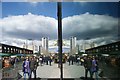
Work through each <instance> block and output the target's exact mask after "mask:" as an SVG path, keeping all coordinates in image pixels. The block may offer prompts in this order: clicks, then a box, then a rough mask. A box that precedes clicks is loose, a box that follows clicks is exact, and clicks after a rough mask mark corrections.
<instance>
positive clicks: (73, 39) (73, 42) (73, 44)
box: [70, 37, 76, 54]
mask: <svg viewBox="0 0 120 80" xmlns="http://www.w3.org/2000/svg"><path fill="white" fill-rule="evenodd" d="M75 49H76V37H71V38H70V53H71V54H75Z"/></svg>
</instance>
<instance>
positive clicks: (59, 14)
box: [57, 2, 63, 80]
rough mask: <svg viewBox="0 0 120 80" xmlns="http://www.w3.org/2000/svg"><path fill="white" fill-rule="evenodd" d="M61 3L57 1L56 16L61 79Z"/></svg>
mask: <svg viewBox="0 0 120 80" xmlns="http://www.w3.org/2000/svg"><path fill="white" fill-rule="evenodd" d="M61 7H62V5H61V2H58V3H57V10H58V12H57V16H58V54H59V65H60V73H61V75H60V80H63V64H62V8H61Z"/></svg>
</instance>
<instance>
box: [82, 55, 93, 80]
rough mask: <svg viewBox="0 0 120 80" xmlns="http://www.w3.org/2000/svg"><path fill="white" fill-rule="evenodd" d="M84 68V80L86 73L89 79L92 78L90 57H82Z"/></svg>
mask: <svg viewBox="0 0 120 80" xmlns="http://www.w3.org/2000/svg"><path fill="white" fill-rule="evenodd" d="M84 67H85V79H87V78H88V77H87V75H88V72H89V73H90V78H92V73H91V67H92V60H91V58H90V57H88V56H87V57H84Z"/></svg>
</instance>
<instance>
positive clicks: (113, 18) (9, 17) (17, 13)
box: [0, 2, 118, 45]
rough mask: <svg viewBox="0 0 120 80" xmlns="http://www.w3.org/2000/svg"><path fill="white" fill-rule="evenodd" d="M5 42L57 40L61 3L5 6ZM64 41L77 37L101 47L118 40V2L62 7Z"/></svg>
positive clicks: (1, 23) (1, 26)
mask: <svg viewBox="0 0 120 80" xmlns="http://www.w3.org/2000/svg"><path fill="white" fill-rule="evenodd" d="M1 12H2V18H1V19H0V29H1V30H2V33H1V34H0V36H1V37H2V39H1V42H3V43H7V44H14V45H15V43H16V44H23V42H24V41H25V40H26V39H33V40H41V38H42V37H49V39H50V40H53V39H57V3H55V2H40V3H31V2H3V3H2V10H1ZM62 23H63V24H62V25H63V39H69V38H70V37H71V36H76V37H77V40H78V43H79V41H80V40H88V39H89V40H93V41H95V42H96V43H97V44H100V43H103V42H104V43H110V42H112V41H116V40H117V38H118V3H117V2H102V3H100V2H66V3H65V2H64V3H62Z"/></svg>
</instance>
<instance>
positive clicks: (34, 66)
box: [30, 57, 37, 78]
mask: <svg viewBox="0 0 120 80" xmlns="http://www.w3.org/2000/svg"><path fill="white" fill-rule="evenodd" d="M30 70H31V74H30V78H31V76H32V72H33V74H34V78H36V70H37V60H36V59H35V58H34V57H32V58H31V60H30Z"/></svg>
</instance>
